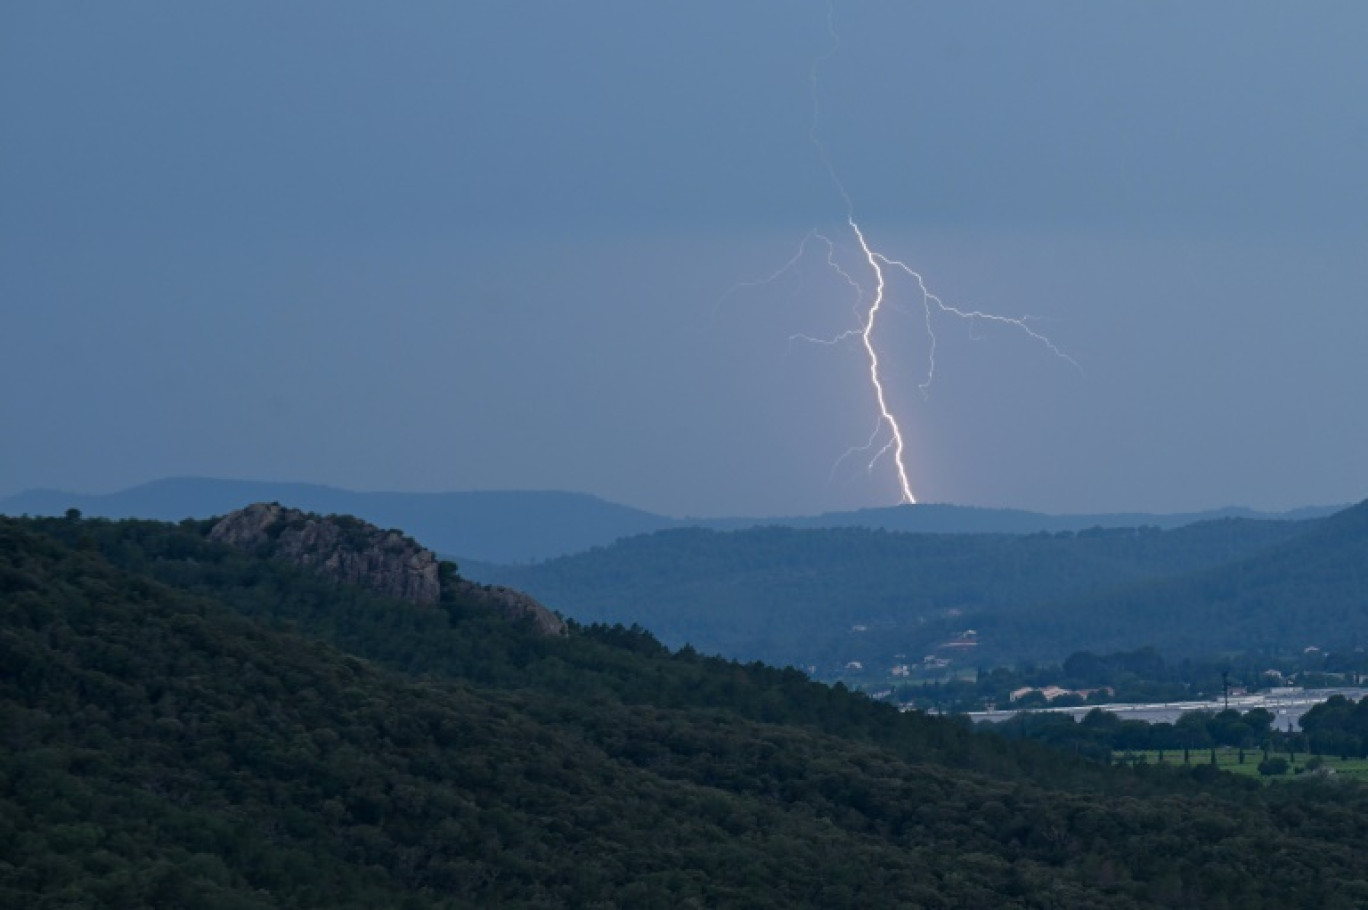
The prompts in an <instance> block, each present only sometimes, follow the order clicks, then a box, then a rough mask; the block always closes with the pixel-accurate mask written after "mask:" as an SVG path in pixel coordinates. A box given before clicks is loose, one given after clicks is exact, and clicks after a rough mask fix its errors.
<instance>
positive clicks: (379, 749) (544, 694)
mask: <svg viewBox="0 0 1368 910" xmlns="http://www.w3.org/2000/svg"><path fill="white" fill-rule="evenodd" d="M205 531H206V527H205V526H204V525H201V524H196V523H186V524H184V525H182V526H179V527H177V526H170V525H158V524H155V523H149V522H136V523H117V524H115V523H109V522H89V521H63V520H53V521H46V522H36V521H27V522H21V521H10V520H0V735H2V736H3V743H4V749H3V751H2V752H0V905H4V906H16V907H18V906H23V907H76V906H109V907H186V906H196V907H224V908H229V907H233V908H237V907H241V908H248V907H349V906H350V907H362V906H364V907H376V906H394V907H466V906H544V907H552V906H642V907H652V906H658V907H680V906H743V907H746V906H749V907H769V906H775V907H778V906H783V907H789V906H814V907H816V906H821V907H854V906H907V907H977V906H993V907H1158V906H1222V905H1226V906H1242V907H1253V906H1266V907H1268V906H1278V907H1283V906H1318V907H1352V906H1359V905H1362V903H1363V902H1364V901H1366V900H1368V857H1365V856H1364V855H1363V853H1362V851H1359V850H1357V849H1356V847H1355V844H1356V842H1357V839H1358V838H1360V837H1361V836H1362V833H1363V830H1364V828H1365V827H1366V826H1368V796H1365V794H1364V792H1363V791H1362V790H1361V789H1359V788H1358V787H1355V786H1352V785H1350V786H1345V787H1333V788H1332V787H1328V786H1319V785H1314V784H1313V785H1310V786H1298V787H1280V788H1273V789H1268V790H1264V789H1261V788H1259V787H1258V786H1257V785H1252V784H1247V783H1243V782H1240V781H1236V780H1233V779H1226V778H1224V776H1221V775H1214V774H1210V773H1193V774H1182V773H1174V772H1169V771H1165V770H1162V769H1141V770H1138V771H1135V770H1127V769H1121V768H1108V767H1105V766H1102V765H1089V764H1085V763H1083V762H1081V761H1080V760H1078V759H1074V758H1070V757H1068V756H1065V755H1060V754H1053V753H1049V752H1047V751H1044V750H1042V749H1041V748H1040V747H1036V746H1031V745H1029V744H1012V743H1007V742H1006V741H1004V740H1001V739H998V738H995V737H990V736H984V735H979V734H973V733H971V732H969V731H967V730H966V729H964V728H963V727H961V726H959V725H957V724H954V723H953V722H951V721H948V720H942V719H937V718H929V717H925V716H921V715H905V714H899V713H897V712H895V711H893V710H892V709H890V708H887V707H885V706H883V705H879V704H876V703H873V702H870V701H868V700H866V699H863V698H861V697H859V696H856V695H853V694H851V693H849V692H846V691H844V690H843V689H840V688H836V689H828V688H826V687H822V686H818V685H815V684H813V683H810V682H807V681H806V680H804V679H803V678H802V676H801V675H800V674H797V673H795V672H793V671H781V670H774V669H770V668H767V667H764V666H761V665H758V664H753V665H746V666H742V665H739V664H735V663H729V662H726V661H721V660H716V659H707V658H703V657H700V656H699V655H697V654H696V653H693V652H688V651H686V652H683V653H676V654H671V653H669V652H667V651H665V650H664V649H663V648H662V647H661V646H660V645H658V644H657V643H656V642H655V641H654V640H653V639H651V638H650V637H649V636H648V635H646V634H644V633H642V632H639V631H633V630H626V629H621V628H617V629H612V628H583V627H578V628H575V629H574V630H573V631H572V634H570V635H568V636H565V637H556V636H546V635H541V634H538V633H537V632H535V631H534V629H533V628H532V627H531V626H530V625H529V624H525V623H518V622H516V621H512V620H510V619H508V618H506V617H503V616H500V615H498V614H496V613H494V612H491V611H488V610H483V609H481V608H480V607H479V606H478V605H475V604H471V603H462V602H459V601H458V600H454V599H452V598H449V597H447V598H444V599H443V600H442V601H441V602H440V603H438V604H437V605H432V606H422V605H417V604H408V603H405V602H401V601H392V600H387V599H385V598H380V597H377V596H374V595H371V594H367V593H365V592H363V591H361V590H359V589H352V588H347V587H345V586H339V585H337V584H336V583H333V582H329V581H327V580H326V579H322V578H319V577H317V576H311V575H309V574H308V573H307V572H305V571H304V570H301V569H299V568H296V567H294V566H290V565H287V564H284V563H280V562H276V561H274V560H265V559H262V558H260V557H257V556H254V555H253V554H251V553H244V552H240V551H233V550H230V549H228V548H226V547H221V546H217V545H213V544H209V543H208V542H207V541H206V539H205Z"/></svg>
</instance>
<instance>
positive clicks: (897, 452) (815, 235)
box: [728, 3, 1082, 503]
mask: <svg viewBox="0 0 1368 910" xmlns="http://www.w3.org/2000/svg"><path fill="white" fill-rule="evenodd" d="M835 16H836V11H835V5H834V3H829V4H828V6H827V34H828V36H829V37H830V43H829V44H828V46H827V49H826V50H825V51H824V52H823V53H822V54H820V55H819V56H818V57H817V58H816V59H815V60H814V61H813V63H812V67H811V69H810V70H809V73H808V83H809V89H810V91H811V95H812V119H811V122H810V125H809V129H808V138H809V140H810V141H811V143H812V145H813V147H814V148H815V149H816V152H817V157H818V160H819V161H820V162H821V164H822V167H823V169H824V170H825V171H826V173H827V176H828V177H829V178H830V180H831V183H832V185H833V186H834V187H835V189H836V191H837V193H839V195H840V197H841V200H842V201H843V203H844V205H845V224H846V227H847V228H848V229H849V231H850V234H851V236H852V238H853V239H854V241H855V244H856V245H857V246H858V248H859V251H860V256H859V258H860V259H862V260H863V262H864V265H865V266H867V267H868V273H869V275H870V277H871V279H872V282H871V283H872V290H869V291H866V289H865V287H864V285H862V284H861V282H860V281H859V280H858V279H857V278H856V277H855V276H854V275H852V274H851V272H850V271H849V270H848V269H846V268H845V267H844V266H842V265H841V263H840V261H839V260H838V258H837V254H836V243H835V242H834V241H833V240H832V239H831V238H830V237H828V236H827V235H825V234H822V233H820V232H819V231H817V230H815V229H814V230H812V231H809V232H808V234H807V235H806V236H805V237H804V238H803V240H802V242H801V243H800V244H799V245H798V250H797V251H796V252H795V253H794V254H793V256H791V257H790V258H789V260H788V261H787V262H785V263H784V264H783V265H782V266H780V267H779V268H778V269H776V270H775V271H774V272H773V273H772V274H770V275H769V276H767V277H765V278H762V279H759V280H755V281H748V282H742V283H740V284H738V285H736V286H734V287H733V288H732V289H731V291H729V292H728V294H730V293H732V292H733V291H736V290H739V289H742V288H747V287H757V286H760V285H765V284H769V283H770V282H773V281H775V280H776V279H778V278H779V277H780V276H781V275H783V274H785V273H786V272H788V271H789V270H791V269H793V268H795V267H796V266H797V264H798V263H799V262H800V261H801V260H802V259H803V257H804V256H805V255H806V254H807V248H808V245H809V243H810V242H812V241H813V240H818V241H820V242H822V243H823V244H825V246H826V264H827V267H828V268H830V269H831V270H832V272H834V273H835V274H836V275H838V276H839V277H840V278H842V279H843V280H844V281H845V282H846V283H847V284H849V285H850V287H851V289H852V290H853V291H854V293H855V301H856V302H855V304H854V306H855V318H856V325H855V326H854V327H852V328H849V329H846V330H845V331H842V332H839V333H838V334H836V335H833V336H829V337H825V338H818V337H814V336H811V335H805V334H794V335H790V336H789V343H790V344H792V343H793V342H795V341H802V342H807V343H810V344H821V345H837V344H841V343H843V342H847V341H851V340H852V339H856V338H858V339H859V341H860V345H861V347H862V348H863V350H864V352H865V356H866V358H867V360H868V365H869V383H870V386H871V388H872V390H873V392H874V401H875V404H876V406H877V410H878V418H877V421H876V423H875V425H874V429H873V431H872V432H871V433H870V435H869V438H868V440H867V441H866V442H865V444H864V445H862V446H853V447H851V448H850V449H847V450H846V452H845V454H843V455H842V456H841V457H840V458H838V459H837V460H836V463H835V464H833V465H832V469H831V471H832V475H833V476H834V475H835V472H836V469H837V468H838V467H839V466H840V465H841V463H842V462H844V461H845V460H846V459H847V458H848V457H850V456H851V455H854V454H856V453H860V452H865V453H869V452H872V453H873V454H872V455H871V456H870V458H869V462H868V468H867V469H868V470H870V471H872V470H873V469H874V466H875V465H876V464H878V462H879V460H880V459H881V458H883V456H885V455H888V454H890V453H891V454H892V456H893V466H894V471H895V473H896V477H897V482H898V488H899V492H900V496H901V499H900V501H901V502H904V503H916V501H917V498H916V496H915V495H914V494H913V492H912V482H911V480H910V479H909V477H908V470H907V463H906V458H905V452H906V443H905V441H904V436H903V429H902V426H901V425H900V424H899V423H898V418H897V415H896V414H894V412H893V409H892V408H891V407H890V405H889V403H888V398H887V395H886V392H885V387H884V378H883V376H882V374H881V371H880V365H881V364H880V358H879V352H878V350H877V349H876V347H875V345H874V331H875V328H876V326H877V323H878V320H879V315H880V311H881V310H882V309H883V307H884V304H885V303H888V302H889V301H888V299H887V294H888V290H889V287H888V286H889V276H888V275H887V274H885V270H889V271H890V272H895V273H900V274H901V275H903V276H905V277H907V278H910V279H911V280H912V281H914V282H915V283H916V286H917V290H918V292H919V294H920V300H921V305H922V310H923V313H924V316H925V323H926V333H927V338H928V344H929V347H928V352H927V365H926V377H925V379H923V380H922V382H920V383H919V384H918V388H919V389H920V390H921V393H922V396H923V397H927V396H929V395H930V392H931V386H932V384H933V383H934V382H935V379H936V330H935V324H934V316H935V315H936V314H941V315H944V316H948V317H953V318H958V319H962V320H966V321H968V322H969V323H970V324H971V326H972V325H974V324H976V323H977V322H979V321H983V322H987V323H993V324H997V325H1003V326H1009V327H1011V328H1014V329H1016V330H1018V331H1020V332H1022V333H1024V334H1025V335H1026V336H1027V337H1028V338H1030V339H1031V340H1033V341H1035V342H1037V343H1039V344H1041V345H1044V347H1045V348H1046V349H1047V350H1048V351H1049V352H1050V353H1051V354H1052V355H1054V356H1055V357H1057V358H1059V359H1060V360H1063V361H1065V362H1067V363H1068V364H1070V365H1071V366H1073V367H1074V368H1075V369H1077V370H1079V372H1080V373H1081V372H1082V367H1080V366H1079V364H1078V362H1077V361H1075V360H1074V359H1073V358H1072V357H1070V356H1069V355H1068V354H1066V353H1064V351H1062V350H1061V349H1060V348H1059V347H1058V346H1056V345H1055V343H1054V342H1053V341H1051V340H1050V339H1049V338H1048V337H1046V336H1045V335H1044V334H1042V333H1040V332H1037V331H1036V330H1035V329H1033V328H1031V326H1030V324H1029V323H1030V321H1031V320H1032V318H1033V317H1030V316H1022V317H1010V316H1002V315H1000V314H996V313H988V312H984V311H982V310H977V309H975V310H968V309H963V308H960V307H956V306H951V305H950V304H947V303H945V302H944V301H943V300H942V299H941V298H940V297H938V296H937V295H936V294H934V293H932V292H931V290H930V289H929V288H928V287H927V285H926V281H925V279H924V278H923V277H922V275H921V273H920V272H918V271H917V270H915V269H913V268H912V267H911V266H909V265H908V264H907V263H905V262H903V261H902V260H899V259H894V258H892V257H890V256H887V255H885V254H884V253H882V252H880V251H879V250H877V249H876V248H875V247H873V246H872V245H871V244H870V242H869V240H868V239H867V238H866V236H865V233H864V230H863V229H861V227H860V225H859V223H858V222H857V221H856V218H855V203H854V201H853V200H852V199H851V196H850V193H849V192H848V191H847V190H846V186H845V184H844V182H843V181H842V180H841V178H840V175H839V174H838V173H837V171H836V167H835V165H834V164H832V161H831V158H830V155H829V154H828V153H827V148H826V145H825V144H824V143H823V142H822V137H821V133H820V130H819V127H820V125H821V114H822V108H821V93H820V91H819V88H820V86H819V80H818V75H819V71H820V70H821V67H822V65H823V64H825V63H826V62H827V61H828V60H830V59H831V58H832V57H834V56H835V55H836V54H837V52H838V51H839V50H840V47H841V40H840V36H839V35H838V34H837V31H836V22H835ZM881 439H882V440H883V441H882V444H880V441H881Z"/></svg>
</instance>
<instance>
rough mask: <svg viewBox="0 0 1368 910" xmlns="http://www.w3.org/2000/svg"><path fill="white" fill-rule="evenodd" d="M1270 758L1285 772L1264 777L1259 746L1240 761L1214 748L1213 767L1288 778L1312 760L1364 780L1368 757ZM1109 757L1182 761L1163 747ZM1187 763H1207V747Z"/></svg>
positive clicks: (1231, 753) (1367, 773)
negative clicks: (1278, 760) (1283, 764)
mask: <svg viewBox="0 0 1368 910" xmlns="http://www.w3.org/2000/svg"><path fill="white" fill-rule="evenodd" d="M1270 756H1272V757H1278V758H1285V759H1288V762H1289V764H1288V769H1287V773H1286V774H1282V775H1274V776H1265V775H1262V774H1260V773H1259V762H1261V761H1262V760H1263V757H1264V754H1263V751H1262V750H1260V749H1246V750H1245V752H1244V762H1243V763H1241V762H1240V751H1239V750H1238V749H1232V748H1229V747H1217V749H1216V767H1218V768H1220V769H1221V770H1222V771H1232V772H1234V773H1236V774H1247V775H1249V776H1250V777H1254V778H1258V779H1260V780H1280V779H1281V780H1288V779H1292V778H1295V777H1299V776H1301V774H1304V773H1306V771H1307V768H1308V765H1309V764H1311V763H1314V766H1315V767H1320V768H1325V769H1328V770H1329V771H1331V772H1333V773H1334V774H1335V775H1337V776H1342V777H1345V778H1348V779H1350V780H1363V781H1368V758H1349V759H1342V758H1340V757H1339V756H1337V755H1322V756H1315V755H1307V754H1305V753H1304V752H1298V753H1297V754H1296V755H1295V756H1289V755H1288V754H1287V753H1286V752H1272V753H1270ZM1112 760H1113V761H1115V762H1117V763H1127V764H1129V763H1130V762H1131V761H1138V762H1148V763H1149V764H1158V763H1160V762H1162V763H1163V764H1169V765H1181V764H1183V750H1182V749H1165V750H1164V751H1163V752H1158V751H1155V750H1147V751H1136V752H1115V753H1113V754H1112ZM1188 763H1189V764H1191V765H1207V764H1210V763H1211V750H1210V749H1193V750H1191V752H1190V753H1189V756H1188Z"/></svg>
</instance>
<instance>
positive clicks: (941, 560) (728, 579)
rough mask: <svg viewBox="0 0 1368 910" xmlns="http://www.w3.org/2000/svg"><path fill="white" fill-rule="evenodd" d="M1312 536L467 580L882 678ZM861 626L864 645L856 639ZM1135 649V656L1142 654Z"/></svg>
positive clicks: (1268, 530) (601, 561) (771, 547)
mask: <svg viewBox="0 0 1368 910" xmlns="http://www.w3.org/2000/svg"><path fill="white" fill-rule="evenodd" d="M1313 525H1314V523H1310V522H1307V523H1302V522H1268V521H1253V520H1237V519H1227V520H1222V521H1213V522H1203V523H1201V524H1196V525H1190V526H1188V527H1184V528H1178V529H1174V530H1169V531H1161V530H1159V529H1157V528H1139V529H1136V528H1126V529H1105V530H1104V529H1100V528H1099V529H1094V530H1091V531H1080V532H1078V533H1076V534H1075V533H1072V532H1066V533H1060V534H1048V535H1047V534H1032V535H986V534H976V535H932V534H895V533H888V532H882V531H869V530H862V529H853V528H842V529H827V530H793V529H789V528H762V529H755V530H751V531H738V532H733V533H726V534H723V533H717V532H712V531H701V530H697V529H688V530H675V531H662V532H658V533H656V534H652V535H648V536H642V537H635V538H630V539H627V540H622V541H619V542H618V543H616V544H614V545H613V546H610V547H604V548H599V549H595V550H593V551H590V552H588V553H584V554H580V555H577V556H571V557H564V558H561V559H556V560H551V561H549V562H545V563H540V564H538V565H534V566H525V567H493V566H478V567H476V568H475V569H474V572H475V575H476V577H478V578H479V579H480V580H482V581H491V582H498V583H500V584H508V585H512V586H514V587H519V588H522V589H524V590H527V591H529V592H531V593H532V594H533V595H535V596H536V597H538V598H540V599H541V600H542V601H544V602H545V603H547V604H549V605H551V606H552V607H554V608H555V609H558V610H560V611H562V612H563V613H565V614H566V615H569V616H573V617H575V618H576V619H580V620H582V621H585V622H596V621H602V622H640V623H642V624H643V625H645V626H647V627H649V628H650V629H651V630H652V631H653V632H655V633H656V634H657V635H659V636H660V637H661V638H662V639H663V640H665V641H667V642H671V643H674V644H682V643H684V642H691V643H693V644H694V645H695V646H697V647H698V648H700V649H702V650H705V651H712V652H717V653H722V654H727V655H730V656H733V657H738V658H742V659H760V660H766V661H770V662H773V663H783V664H794V665H799V666H807V665H815V666H816V667H817V668H818V673H819V674H822V675H825V674H827V673H830V672H831V671H832V669H833V668H834V667H837V666H840V665H843V664H845V663H846V662H848V661H851V660H858V661H862V662H864V663H866V664H870V665H873V664H875V663H876V662H882V663H881V665H883V666H887V665H888V664H890V663H894V662H898V661H899V659H898V658H896V657H895V655H897V654H900V653H901V654H903V655H905V657H904V658H902V659H901V660H906V659H907V658H911V659H912V660H914V661H917V660H920V659H921V657H922V655H924V654H928V653H932V652H934V650H935V649H936V647H937V646H938V645H939V644H941V643H943V642H945V641H946V640H947V639H949V638H951V637H953V636H955V635H957V634H958V633H960V632H961V631H963V630H965V629H971V628H972V629H975V630H977V631H979V632H980V633H983V631H984V627H985V625H987V623H986V622H985V621H984V620H982V619H979V618H978V616H979V614H999V613H1010V612H1013V611H1020V610H1025V609H1028V608H1029V607H1031V606H1032V605H1034V604H1039V603H1042V602H1054V601H1058V600H1060V599H1062V598H1067V597H1078V596H1080V595H1083V594H1091V593H1097V592H1100V591H1105V590H1108V589H1111V588H1115V587H1117V586H1128V585H1132V584H1135V583H1138V582H1140V581H1144V580H1149V579H1157V578H1161V577H1165V576H1170V575H1174V574H1179V573H1186V572H1191V571H1194V570H1197V569H1202V568H1206V567H1210V566H1214V565H1218V564H1221V563H1224V562H1227V561H1230V560H1234V559H1238V558H1240V557H1242V556H1246V555H1248V554H1250V553H1253V552H1256V551H1258V550H1260V549H1262V548H1265V547H1268V546H1271V545H1274V544H1277V543H1282V542H1285V541H1287V540H1289V539H1292V538H1294V537H1296V536H1297V535H1299V534H1302V533H1305V532H1306V531H1307V530H1308V529H1309V528H1310V527H1312V526H1313ZM856 626H863V627H864V629H863V630H856V629H855V628H854V627H856ZM1142 643H1143V642H1142ZM1067 653H1068V652H1067V651H1063V652H1060V651H1058V650H1057V649H1056V648H1055V647H1054V644H1053V643H1052V642H1049V641H1044V642H1040V641H1034V640H1032V641H1030V642H1029V643H1028V642H1027V641H1025V640H1021V639H1017V638H1013V637H1008V636H1005V635H1004V636H993V635H988V634H980V636H979V645H978V650H977V653H976V654H975V655H974V660H975V661H976V662H978V663H981V662H983V661H987V662H989V663H993V662H1007V661H1009V660H1014V659H1018V658H1034V659H1047V658H1053V659H1062V658H1063V657H1064V656H1066V655H1067Z"/></svg>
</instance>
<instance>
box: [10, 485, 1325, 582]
mask: <svg viewBox="0 0 1368 910" xmlns="http://www.w3.org/2000/svg"><path fill="white" fill-rule="evenodd" d="M253 502H280V503H282V504H285V505H289V506H292V507H294V508H300V509H304V510H306V511H311V512H319V513H322V514H340V515H355V516H356V517H358V518H362V519H365V520H366V521H369V522H372V523H374V524H377V525H379V526H381V527H385V528H402V529H403V530H404V532H405V533H407V534H411V535H413V536H414V537H416V538H418V539H420V540H422V541H424V542H425V543H426V544H427V545H428V546H430V547H432V548H433V549H434V550H436V551H437V552H438V553H441V554H443V555H445V556H450V557H454V558H456V559H458V560H459V559H470V560H478V561H481V562H491V563H525V562H534V561H539V560H544V559H553V558H555V557H558V556H564V555H568V554H571V553H579V552H583V551H585V550H589V549H591V548H593V547H597V546H606V545H608V544H611V543H613V542H614V541H616V540H618V539H620V538H624V537H631V536H634V535H637V534H647V533H651V532H654V531H663V530H668V529H671V528H685V527H699V528H707V529H710V530H717V531H733V530H742V529H745V528H752V527H763V526H778V527H791V528H842V527H864V528H871V529H883V530H886V531H907V532H916V533H939V534H952V533H953V534H986V533H996V534H1033V533H1038V532H1041V531H1046V532H1052V533H1053V532H1060V531H1080V530H1085V529H1088V528H1093V527H1103V528H1116V527H1140V526H1151V527H1158V528H1174V527H1180V526H1183V525H1188V524H1192V523H1194V522H1198V521H1205V520H1210V519H1215V518H1228V517H1242V518H1270V519H1272V518H1276V519H1306V518H1319V517H1324V516H1326V515H1330V514H1333V513H1334V512H1337V511H1339V510H1340V509H1341V508H1342V506H1328V507H1314V506H1313V507H1307V508H1302V509H1296V510H1294V511H1291V512H1285V513H1266V512H1255V511H1253V510H1250V509H1242V508H1226V509H1217V510H1211V511H1206V512H1188V513H1179V514H1173V515H1151V514H1146V513H1136V512H1129V513H1115V514H1091V515H1045V514H1040V513H1036V512H1028V511H1024V510H1019V509H988V508H977V507H968V506H954V505H939V504H927V505H917V506H893V507H888V508H876V509H861V510H858V511H850V512H830V513H826V514H823V515H813V516H793V517H770V518H764V517H761V518H744V517H742V518H682V519H681V518H672V517H669V516H665V515H658V514H655V513H652V512H647V511H644V510H641V509H635V508H632V507H630V506H623V505H619V504H617V503H612V502H608V501H606V500H603V499H600V498H598V497H596V496H591V495H589V494H585V493H567V492H560V491H473V492H455V493H385V492H376V493H358V492H354V491H351V490H344V489H341V488H338V487H330V486H324V485H321V484H310V483H280V482H270V481H251V480H221V479H213V478H202V477H178V478H167V479H164V480H155V481H152V482H150V483H145V484H142V485H139V486H135V487H130V488H129V489H126V490H120V491H118V492H116V493H104V494H89V493H70V492H63V491H58V490H42V489H40V490H28V491H25V492H23V493H18V494H15V495H13V496H8V497H3V498H0V514H5V515H60V514H62V513H63V512H65V511H66V510H67V509H70V508H76V509H80V510H81V512H82V513H84V514H86V515H91V516H98V517H103V518H149V519H156V520H159V521H179V520H181V519H183V518H209V517H212V516H215V515H225V514H227V513H229V512H232V511H234V510H236V509H240V508H242V507H243V506H245V505H247V504H248V503H253Z"/></svg>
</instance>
